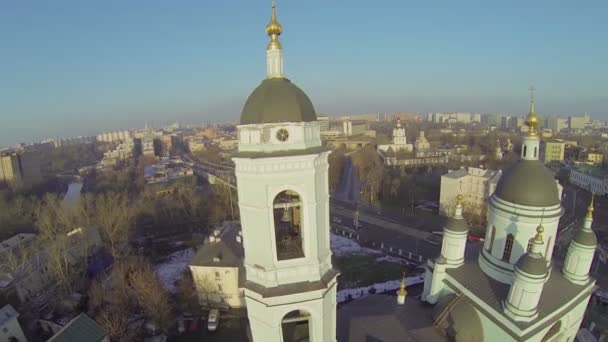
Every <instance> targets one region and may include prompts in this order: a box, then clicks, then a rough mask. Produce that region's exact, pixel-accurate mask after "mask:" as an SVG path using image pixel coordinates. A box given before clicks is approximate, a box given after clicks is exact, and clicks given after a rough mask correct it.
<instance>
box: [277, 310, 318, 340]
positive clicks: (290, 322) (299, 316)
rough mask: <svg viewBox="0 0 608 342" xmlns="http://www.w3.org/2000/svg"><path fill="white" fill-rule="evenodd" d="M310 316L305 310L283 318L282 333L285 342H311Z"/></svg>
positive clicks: (290, 313) (293, 312)
mask: <svg viewBox="0 0 608 342" xmlns="http://www.w3.org/2000/svg"><path fill="white" fill-rule="evenodd" d="M310 328H311V325H310V314H309V313H308V312H306V311H303V310H294V311H291V312H289V313H288V314H287V315H285V316H284V317H283V321H282V322H281V331H282V334H283V342H309V341H310Z"/></svg>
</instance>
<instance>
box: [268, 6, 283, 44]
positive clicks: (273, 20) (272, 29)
mask: <svg viewBox="0 0 608 342" xmlns="http://www.w3.org/2000/svg"><path fill="white" fill-rule="evenodd" d="M276 7H277V6H276V4H275V3H274V1H273V2H272V14H271V16H270V22H268V25H266V34H267V35H269V36H273V35H274V36H280V35H281V33H283V26H281V23H279V21H278V20H277V15H276V11H275V9H276Z"/></svg>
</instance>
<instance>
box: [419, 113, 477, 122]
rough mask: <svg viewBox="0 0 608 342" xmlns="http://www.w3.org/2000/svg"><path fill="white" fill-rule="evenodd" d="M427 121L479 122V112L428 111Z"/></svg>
mask: <svg viewBox="0 0 608 342" xmlns="http://www.w3.org/2000/svg"><path fill="white" fill-rule="evenodd" d="M427 121H429V122H432V123H460V124H470V123H474V122H477V123H480V122H481V114H475V113H428V114H427Z"/></svg>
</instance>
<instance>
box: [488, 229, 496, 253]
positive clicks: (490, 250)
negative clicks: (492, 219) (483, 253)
mask: <svg viewBox="0 0 608 342" xmlns="http://www.w3.org/2000/svg"><path fill="white" fill-rule="evenodd" d="M495 235H496V227H494V226H490V234H488V238H489V240H490V243H489V244H488V252H490V254H491V253H492V247H493V246H494V236H495Z"/></svg>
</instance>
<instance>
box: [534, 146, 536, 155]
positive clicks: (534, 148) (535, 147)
mask: <svg viewBox="0 0 608 342" xmlns="http://www.w3.org/2000/svg"><path fill="white" fill-rule="evenodd" d="M534 158H536V147H535V148H534Z"/></svg>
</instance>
